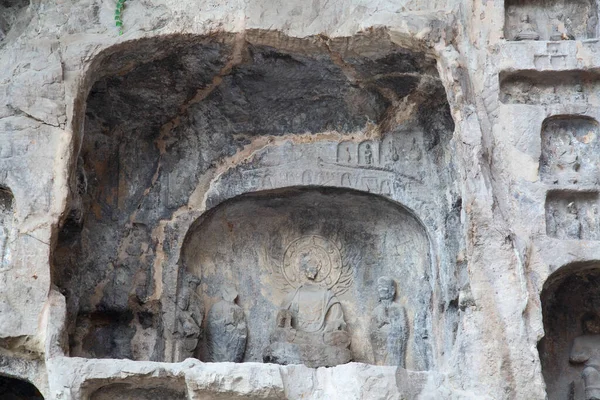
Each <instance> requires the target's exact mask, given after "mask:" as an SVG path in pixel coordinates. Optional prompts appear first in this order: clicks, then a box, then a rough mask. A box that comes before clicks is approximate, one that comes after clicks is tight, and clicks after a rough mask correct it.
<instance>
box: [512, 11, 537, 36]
mask: <svg viewBox="0 0 600 400" xmlns="http://www.w3.org/2000/svg"><path fill="white" fill-rule="evenodd" d="M539 39H540V34H539V33H537V32H536V30H535V28H534V27H533V24H532V23H531V20H530V19H529V14H524V15H523V16H522V17H521V30H520V31H519V33H517V35H516V36H515V40H539Z"/></svg>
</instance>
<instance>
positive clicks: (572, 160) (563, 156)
mask: <svg viewBox="0 0 600 400" xmlns="http://www.w3.org/2000/svg"><path fill="white" fill-rule="evenodd" d="M599 133H600V131H599V129H598V123H597V122H596V121H595V120H594V119H592V118H587V117H575V116H573V117H567V116H558V117H551V118H548V119H547V120H546V121H544V123H543V124H542V155H541V157H540V177H541V179H542V182H544V183H548V184H553V185H568V184H580V185H595V184H598V183H600V174H599V173H600V165H598V162H597V155H598V153H599V152H600V138H599V137H598V134H599Z"/></svg>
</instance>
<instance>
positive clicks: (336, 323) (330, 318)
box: [283, 283, 345, 334]
mask: <svg viewBox="0 0 600 400" xmlns="http://www.w3.org/2000/svg"><path fill="white" fill-rule="evenodd" d="M283 308H285V309H288V310H290V311H291V312H292V327H293V328H294V329H296V330H298V331H300V332H306V333H315V334H316V333H323V332H331V331H335V330H343V329H344V328H345V322H344V313H343V311H342V306H341V304H340V301H339V300H338V299H337V297H335V295H334V294H333V293H332V292H331V291H330V290H328V289H326V288H324V287H322V286H319V285H316V284H311V283H306V284H304V285H302V286H300V287H299V288H298V289H296V290H295V291H294V292H292V293H290V294H289V295H288V296H287V297H286V299H285V301H284V304H283Z"/></svg>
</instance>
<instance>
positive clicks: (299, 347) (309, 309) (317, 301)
mask: <svg viewBox="0 0 600 400" xmlns="http://www.w3.org/2000/svg"><path fill="white" fill-rule="evenodd" d="M298 264H299V270H300V271H299V272H300V273H301V274H300V276H303V277H304V278H305V282H304V283H303V284H301V285H300V286H298V287H297V288H296V289H295V290H294V291H293V292H291V293H288V295H287V296H286V297H285V299H284V301H283V303H282V305H281V308H280V309H279V312H278V314H277V319H276V326H275V330H274V331H273V333H272V335H271V344H270V345H269V346H268V347H267V348H266V349H265V351H264V353H263V361H265V362H272V363H277V364H305V365H307V366H309V367H313V368H316V367H324V366H334V365H338V364H344V363H347V362H349V361H350V359H351V354H350V350H349V349H348V346H349V345H350V335H349V334H348V332H347V330H346V322H345V321H344V312H343V310H342V305H341V304H340V301H339V300H338V299H337V297H336V296H335V294H334V293H333V292H332V291H331V290H329V289H328V288H326V287H324V286H322V285H320V284H318V283H315V278H316V277H317V275H318V273H319V271H320V269H321V268H320V267H321V264H320V262H319V259H318V257H316V256H315V254H312V253H311V252H310V251H307V252H306V253H304V254H301V255H300V257H299V263H298Z"/></svg>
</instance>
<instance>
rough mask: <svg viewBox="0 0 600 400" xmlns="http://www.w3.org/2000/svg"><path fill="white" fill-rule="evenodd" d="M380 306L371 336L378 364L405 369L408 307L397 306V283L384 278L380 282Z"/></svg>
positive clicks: (374, 318)
mask: <svg viewBox="0 0 600 400" xmlns="http://www.w3.org/2000/svg"><path fill="white" fill-rule="evenodd" d="M377 293H378V295H379V304H378V305H377V307H375V308H374V309H373V315H372V316H371V326H370V337H371V345H372V347H373V354H374V356H375V363H376V364H377V365H397V366H400V367H403V368H404V362H405V358H406V357H405V356H406V342H407V340H408V324H407V319H406V311H405V310H404V307H402V306H400V305H398V304H396V303H394V297H395V296H396V283H395V282H394V280H393V279H391V278H389V277H387V276H382V277H380V278H379V279H378V280H377Z"/></svg>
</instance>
